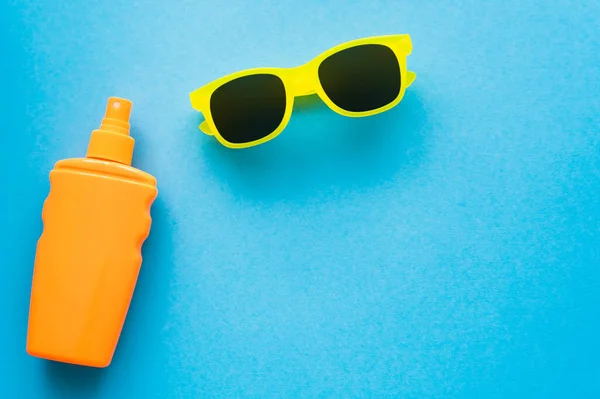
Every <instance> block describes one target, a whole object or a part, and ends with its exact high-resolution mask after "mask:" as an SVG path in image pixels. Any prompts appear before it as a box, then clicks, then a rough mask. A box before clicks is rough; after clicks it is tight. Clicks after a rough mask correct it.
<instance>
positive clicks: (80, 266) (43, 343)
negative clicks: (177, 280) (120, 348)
mask: <svg viewBox="0 0 600 399" xmlns="http://www.w3.org/2000/svg"><path fill="white" fill-rule="evenodd" d="M50 183H51V189H50V194H49V195H48V198H47V199H46V202H45V203H44V210H43V213H42V219H43V221H44V231H43V233H42V236H41V237H40V239H39V241H38V246H37V252H36V259H35V266H34V276H33V284H32V292H31V304H30V313H29V327H28V334H27V352H28V353H29V354H31V355H33V356H38V357H42V358H46V359H51V360H56V361H61V362H67V363H74V364H80V365H87V366H95V367H105V366H108V365H109V364H110V362H111V360H112V357H113V354H114V351H115V348H116V345H117V342H118V339H119V335H120V333H121V329H122V326H123V323H124V321H125V317H126V315H127V310H128V308H129V304H130V301H131V297H132V295H133V291H134V288H135V284H136V281H137V277H138V273H139V270H140V266H141V262H142V257H141V247H142V244H143V242H144V240H145V239H146V237H147V236H148V233H149V231H150V225H151V218H150V207H151V205H152V202H153V201H154V199H155V198H156V195H157V189H156V180H155V179H154V177H152V176H151V175H149V174H147V173H145V172H142V171H140V170H138V169H135V168H133V167H131V166H128V165H124V164H120V163H117V162H111V161H104V160H98V159H91V158H82V159H68V160H64V161H60V162H58V163H57V164H56V166H55V168H54V170H53V171H52V172H51V174H50Z"/></svg>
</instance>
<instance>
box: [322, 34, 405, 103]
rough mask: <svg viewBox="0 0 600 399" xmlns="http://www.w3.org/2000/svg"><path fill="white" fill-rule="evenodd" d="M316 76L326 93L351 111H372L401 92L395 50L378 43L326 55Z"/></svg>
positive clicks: (389, 101) (391, 100)
mask: <svg viewBox="0 0 600 399" xmlns="http://www.w3.org/2000/svg"><path fill="white" fill-rule="evenodd" d="M319 79H320V81H321V85H322V86H323V90H325V93H326V94H327V96H328V97H329V98H330V99H331V101H333V102H334V103H335V104H336V105H337V106H338V107H340V108H342V109H345V110H346V111H351V112H362V111H371V110H374V109H377V108H380V107H383V106H385V105H388V104H389V103H391V102H393V101H394V100H395V99H396V98H397V97H398V94H399V93H400V66H399V64H398V59H397V58H396V55H395V54H394V52H393V51H392V50H391V49H390V48H389V47H386V46H382V45H380V44H365V45H362V46H356V47H352V48H349V49H346V50H343V51H340V52H339V53H336V54H333V55H332V56H330V57H328V58H326V59H325V60H324V61H323V62H322V63H321V65H320V66H319Z"/></svg>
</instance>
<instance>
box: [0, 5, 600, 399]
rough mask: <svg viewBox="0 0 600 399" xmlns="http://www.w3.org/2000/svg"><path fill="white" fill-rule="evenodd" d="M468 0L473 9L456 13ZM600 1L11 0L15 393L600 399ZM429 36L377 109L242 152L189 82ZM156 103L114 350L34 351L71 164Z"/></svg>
mask: <svg viewBox="0 0 600 399" xmlns="http://www.w3.org/2000/svg"><path fill="white" fill-rule="evenodd" d="M449 3H454V4H449ZM599 18H600V3H599V2H598V1H592V0H589V1H579V2H575V1H566V0H556V1H542V0H538V1H522V0H508V1H488V2H481V1H479V0H461V1H455V2H445V1H418V2H417V1H412V2H409V1H397V0H396V1H392V0H389V1H374V0H369V1H342V0H338V1H328V2H323V1H316V0H313V1H277V2H267V1H260V2H259V1H254V2H249V1H241V0H239V1H231V0H230V1H227V2H217V1H198V0H194V1H192V0H185V1H184V0H173V1H169V2H159V1H153V2H143V1H114V0H113V1H107V0H98V1H94V2H90V1H64V0H45V1H33V0H21V1H16V0H8V2H7V1H3V2H2V3H1V4H0V35H1V36H0V39H1V40H0V46H1V47H0V50H1V53H0V54H1V55H0V68H1V70H0V74H1V76H0V93H1V100H0V101H1V102H0V124H1V125H0V126H1V129H0V130H1V133H0V141H1V145H0V173H1V182H2V185H1V190H2V195H1V196H0V201H1V204H0V223H1V231H0V235H1V240H0V257H1V258H0V260H1V261H0V306H1V309H2V315H1V321H0V353H1V360H0V396H2V397H6V398H8V397H17V395H18V396H19V397H26V398H46V397H48V398H55V397H56V398H59V397H60V398H63V397H64V398H83V397H98V398H99V397H103V398H134V397H135V398H138V397H139V398H150V397H160V398H165V397H172V398H183V397H194V398H296V397H297V398H351V397H353V398H354V397H355V398H367V397H369V398H418V399H425V398H528V399H532V398H544V399H547V398H598V397H600V379H599V378H598V376H599V375H600V338H599V337H600V305H599V304H600V270H599V268H600V241H599V239H600V200H599V199H598V196H599V188H600V153H599V137H600V134H599V132H600V94H599V93H600V41H599V39H598V37H600V25H599V24H598V21H599ZM389 33H410V34H411V35H412V38H413V44H414V52H413V55H412V56H411V57H410V58H409V65H410V67H411V69H412V70H415V71H416V72H417V73H418V78H417V81H416V82H415V84H414V86H413V87H411V89H410V90H409V92H408V93H407V95H406V97H405V100H404V101H403V102H402V103H401V104H400V105H399V106H398V107H396V108H395V109H394V110H392V111H390V112H387V113H385V114H381V115H379V116H375V117H371V118H363V119H350V118H344V117H341V116H338V115H337V114H335V113H333V112H332V111H330V110H329V109H327V108H326V107H325V106H323V105H322V104H321V103H319V102H318V101H317V102H311V101H301V102H300V104H299V105H298V106H297V107H296V110H295V113H294V115H293V117H292V120H291V123H290V125H289V127H288V128H287V129H286V130H285V131H284V133H283V134H282V135H281V136H279V137H278V138H277V139H276V140H274V141H272V142H270V143H268V144H266V145H263V146H260V147H257V148H254V149H250V150H244V151H233V150H228V149H226V148H223V147H221V146H220V145H219V144H218V143H217V142H216V141H215V140H214V139H212V138H210V137H207V136H204V135H202V134H201V133H200V132H199V130H198V129H197V126H198V124H199V122H200V121H201V120H202V117H201V116H200V115H199V114H198V113H196V112H195V111H193V110H192V109H191V107H190V104H189V100H188V93H189V92H190V91H192V90H193V89H195V88H197V87H199V86H201V85H203V84H204V83H207V82H209V81H210V80H212V79H215V78H218V77H220V76H222V75H224V74H227V73H230V72H234V71H236V70H239V69H246V68H251V67H259V66H282V67H288V66H290V67H291V66H295V65H299V64H301V63H303V62H305V61H307V60H310V59H311V58H312V57H314V56H316V55H317V54H318V53H320V52H321V51H323V50H326V49H327V48H329V47H331V46H334V45H336V44H338V43H341V42H345V41H347V40H350V39H354V38H359V37H364V36H370V35H379V34H389ZM111 95H116V96H123V97H126V98H129V99H131V100H132V101H133V102H134V110H133V116H132V126H133V128H132V134H133V135H134V137H135V138H136V140H137V144H136V153H135V158H134V163H135V165H136V166H137V167H139V168H141V169H143V170H146V171H148V172H150V173H152V174H154V175H155V176H156V177H157V178H158V181H159V191H160V192H159V197H158V199H157V201H156V202H155V204H154V206H153V209H152V215H153V219H154V224H153V227H152V231H151V235H150V237H149V239H148V240H147V242H146V244H145V246H144V252H143V255H144V263H143V267H142V272H141V274H140V278H139V282H138V286H137V289H136V292H135V295H134V298H133V302H132V305H131V308H130V313H129V316H128V318H127V321H126V324H125V327H124V330H123V334H122V336H121V340H120V343H119V346H118V348H117V352H116V355H115V358H114V361H113V364H112V365H111V366H110V367H109V368H108V369H104V370H98V369H86V368H81V367H77V366H70V365H63V364H57V363H51V362H46V361H42V360H39V359H35V358H32V357H29V356H28V355H27V354H26V353H25V338H26V327H27V312H28V304H29V293H30V284H31V276H32V267H33V260H34V255H35V245H36V241H37V239H38V237H39V235H40V233H41V229H42V225H41V220H40V214H41V208H42V204H43V201H44V198H45V197H46V195H47V193H48V189H49V186H48V184H49V183H48V173H49V171H50V170H51V168H52V166H53V164H54V162H56V161H58V160H60V159H63V158H70V157H79V156H83V155H84V154H85V150H86V147H87V143H88V139H89V134H90V132H91V131H92V130H93V129H95V128H97V127H98V126H99V123H100V119H101V117H102V114H103V111H104V107H105V102H106V99H107V97H109V96H111Z"/></svg>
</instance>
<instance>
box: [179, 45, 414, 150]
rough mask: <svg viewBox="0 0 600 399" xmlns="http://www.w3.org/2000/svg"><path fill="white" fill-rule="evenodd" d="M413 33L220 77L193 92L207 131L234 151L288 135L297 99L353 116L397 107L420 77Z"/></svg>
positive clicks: (193, 98)
mask: <svg viewBox="0 0 600 399" xmlns="http://www.w3.org/2000/svg"><path fill="white" fill-rule="evenodd" d="M411 51H412V43H411V40H410V36H409V35H392V36H379V37H370V38H364V39H358V40H353V41H350V42H347V43H344V44H341V45H338V46H336V47H334V48H332V49H330V50H328V51H326V52H324V53H322V54H321V55H319V56H318V57H316V58H315V59H313V60H312V61H310V62H308V63H307V64H304V65H301V66H299V67H296V68H257V69H249V70H246V71H241V72H237V73H234V74H231V75H228V76H225V77H223V78H221V79H218V80H216V81H214V82H212V83H209V84H207V85H206V86H203V87H201V88H200V89H198V90H195V91H194V92H192V93H191V94H190V100H191V102H192V106H193V107H194V109H196V110H197V111H200V112H202V113H203V114H204V117H205V120H204V122H202V124H201V125H200V130H202V131H203V132H204V133H206V134H208V135H211V136H215V137H216V138H217V139H218V140H219V142H221V143H222V144H223V145H224V146H226V147H229V148H247V147H252V146H255V145H258V144H262V143H265V142H267V141H269V140H271V139H273V138H275V137H276V136H277V135H278V134H279V133H281V132H282V131H283V129H284V128H285V127H286V125H287V124H288V122H289V120H290V116H291V114H292V108H293V104H294V98H295V97H300V96H308V95H312V94H317V95H318V96H319V97H320V98H321V100H322V101H323V102H325V104H327V106H329V108H331V109H332V110H333V111H335V112H337V113H338V114H341V115H344V116H349V117H363V116H370V115H375V114H378V113H381V112H384V111H387V110H389V109H390V108H392V107H394V106H396V105H397V104H398V103H399V102H400V100H402V97H403V96H404V92H405V90H406V88H407V87H409V86H410V85H411V84H412V82H413V81H414V80H415V78H416V74H415V73H414V72H410V71H407V70H406V58H407V56H408V55H410V53H411Z"/></svg>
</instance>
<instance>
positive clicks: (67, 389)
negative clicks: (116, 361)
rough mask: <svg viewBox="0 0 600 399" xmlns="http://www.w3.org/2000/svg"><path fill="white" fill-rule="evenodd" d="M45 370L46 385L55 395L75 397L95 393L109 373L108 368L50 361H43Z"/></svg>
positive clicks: (84, 396) (85, 396)
mask: <svg viewBox="0 0 600 399" xmlns="http://www.w3.org/2000/svg"><path fill="white" fill-rule="evenodd" d="M45 371H46V373H45V375H46V378H47V379H48V383H49V384H48V385H49V386H50V387H52V390H53V391H54V393H56V394H57V397H75V398H87V397H90V396H93V395H95V394H96V393H97V392H98V391H99V388H100V386H101V385H102V381H103V380H105V379H106V375H107V374H108V373H109V369H97V368H91V367H81V366H76V365H73V364H65V363H58V362H52V361H47V362H45Z"/></svg>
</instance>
